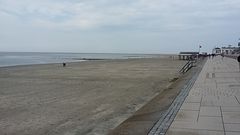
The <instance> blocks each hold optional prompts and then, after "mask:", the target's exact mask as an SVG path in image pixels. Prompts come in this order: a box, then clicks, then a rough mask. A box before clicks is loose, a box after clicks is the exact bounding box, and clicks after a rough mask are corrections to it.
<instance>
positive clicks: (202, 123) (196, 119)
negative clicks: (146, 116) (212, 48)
mask: <svg viewBox="0 0 240 135" xmlns="http://www.w3.org/2000/svg"><path fill="white" fill-rule="evenodd" d="M166 134H167V135H240V72H239V67H238V62H237V61H236V60H234V59H230V58H224V59H223V60H222V58H221V57H220V56H217V57H215V58H214V59H209V60H207V62H206V64H205V66H204V67H203V69H202V71H201V73H200V74H199V77H198V78H197V80H196V82H195V84H194V85H193V87H192V89H191V90H190V92H189V95H188V96H187V98H186V99H185V101H184V103H183V105H182V106H181V108H180V110H179V112H178V113H177V115H176V117H175V119H174V121H173V123H172V124H171V126H170V128H169V129H168V131H167V133H166Z"/></svg>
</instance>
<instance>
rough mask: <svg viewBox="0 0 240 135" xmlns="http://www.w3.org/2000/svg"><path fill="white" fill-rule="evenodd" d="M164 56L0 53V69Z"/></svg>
mask: <svg viewBox="0 0 240 135" xmlns="http://www.w3.org/2000/svg"><path fill="white" fill-rule="evenodd" d="M166 56H167V55H160V54H123V53H49V52H48V53H46V52H0V67H7V66H17V65H33V64H48V63H63V62H82V61H86V60H91V59H136V58H157V57H166ZM168 56H169V55H168Z"/></svg>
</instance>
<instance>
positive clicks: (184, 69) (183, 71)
mask: <svg viewBox="0 0 240 135" xmlns="http://www.w3.org/2000/svg"><path fill="white" fill-rule="evenodd" d="M194 63H196V61H195V60H189V61H188V62H187V63H186V64H185V65H184V66H183V67H182V68H181V70H180V71H179V72H180V73H183V74H184V73H186V72H187V71H188V70H189V69H191V68H192V67H194Z"/></svg>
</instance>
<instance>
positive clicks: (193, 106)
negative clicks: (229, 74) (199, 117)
mask: <svg viewBox="0 0 240 135" xmlns="http://www.w3.org/2000/svg"><path fill="white" fill-rule="evenodd" d="M199 108H200V103H183V104H182V107H181V110H192V111H198V110H199Z"/></svg>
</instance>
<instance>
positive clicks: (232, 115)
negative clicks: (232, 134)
mask: <svg viewBox="0 0 240 135" xmlns="http://www.w3.org/2000/svg"><path fill="white" fill-rule="evenodd" d="M223 121H224V123H240V112H223Z"/></svg>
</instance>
